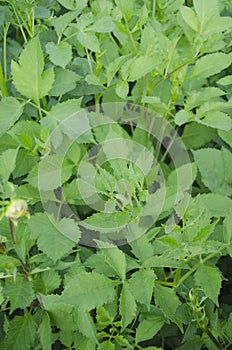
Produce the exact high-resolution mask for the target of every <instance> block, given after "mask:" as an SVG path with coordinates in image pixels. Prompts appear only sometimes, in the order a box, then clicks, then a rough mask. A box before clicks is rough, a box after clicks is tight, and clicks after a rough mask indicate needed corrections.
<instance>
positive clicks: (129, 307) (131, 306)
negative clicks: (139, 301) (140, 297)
mask: <svg viewBox="0 0 232 350" xmlns="http://www.w3.org/2000/svg"><path fill="white" fill-rule="evenodd" d="M119 309H120V314H121V317H122V328H123V329H125V328H126V326H128V325H129V324H130V323H131V322H132V320H133V319H134V317H135V315H136V302H135V300H134V297H133V296H132V294H131V291H130V287H129V284H128V283H124V284H123V287H122V291H121V295H120V305H119Z"/></svg>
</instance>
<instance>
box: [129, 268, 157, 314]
mask: <svg viewBox="0 0 232 350" xmlns="http://www.w3.org/2000/svg"><path fill="white" fill-rule="evenodd" d="M156 278H157V277H156V275H155V274H154V272H153V271H152V270H151V269H141V270H139V271H137V272H135V273H134V274H133V275H132V277H131V279H130V280H129V286H130V291H131V294H132V295H133V296H134V298H135V299H136V301H138V302H139V303H141V304H144V305H146V307H147V309H148V310H150V303H151V298H152V294H153V288H154V281H155V279H156Z"/></svg>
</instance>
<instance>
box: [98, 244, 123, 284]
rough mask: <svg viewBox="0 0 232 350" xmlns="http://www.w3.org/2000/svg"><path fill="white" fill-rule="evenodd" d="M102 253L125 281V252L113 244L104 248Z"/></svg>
mask: <svg viewBox="0 0 232 350" xmlns="http://www.w3.org/2000/svg"><path fill="white" fill-rule="evenodd" d="M104 245H105V244H104ZM101 253H102V254H103V256H104V258H105V261H106V262H107V264H109V265H110V266H111V267H112V268H113V269H114V270H115V272H116V273H117V274H118V276H119V277H120V278H121V279H122V281H124V280H125V277H126V258H125V254H124V253H123V252H122V251H121V250H120V249H119V248H117V247H112V246H109V247H105V248H102V249H101Z"/></svg>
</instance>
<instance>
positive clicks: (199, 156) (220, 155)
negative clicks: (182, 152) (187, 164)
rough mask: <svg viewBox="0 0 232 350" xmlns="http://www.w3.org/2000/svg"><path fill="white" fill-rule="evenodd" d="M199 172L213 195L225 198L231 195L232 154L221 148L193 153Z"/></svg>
mask: <svg viewBox="0 0 232 350" xmlns="http://www.w3.org/2000/svg"><path fill="white" fill-rule="evenodd" d="M193 155H194V159H195V162H196V163H197V166H198V168H199V170H200V172H201V175H202V181H203V183H204V184H205V185H206V186H207V187H208V188H209V189H210V190H211V191H212V192H214V193H219V194H223V195H227V196H231V194H232V181H231V176H230V174H231V173H232V154H231V153H230V152H229V151H228V150H226V149H225V148H222V150H221V151H220V150H217V149H213V148H206V149H201V150H197V151H194V152H193Z"/></svg>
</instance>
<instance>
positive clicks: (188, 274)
mask: <svg viewBox="0 0 232 350" xmlns="http://www.w3.org/2000/svg"><path fill="white" fill-rule="evenodd" d="M223 248H224V247H223ZM216 255H218V253H211V254H209V255H208V256H207V257H206V258H204V259H203V260H202V261H199V262H198V263H197V264H196V265H194V266H193V267H192V268H191V270H189V271H188V272H186V274H185V275H184V276H182V277H181V278H180V279H179V282H178V284H177V285H175V287H179V286H180V285H181V284H182V283H183V282H184V281H185V280H186V279H187V278H189V277H190V276H191V275H192V274H193V273H194V272H195V271H196V270H197V269H198V267H200V266H201V265H203V264H204V263H205V262H206V261H208V260H210V259H212V258H214V257H215V256H216Z"/></svg>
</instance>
